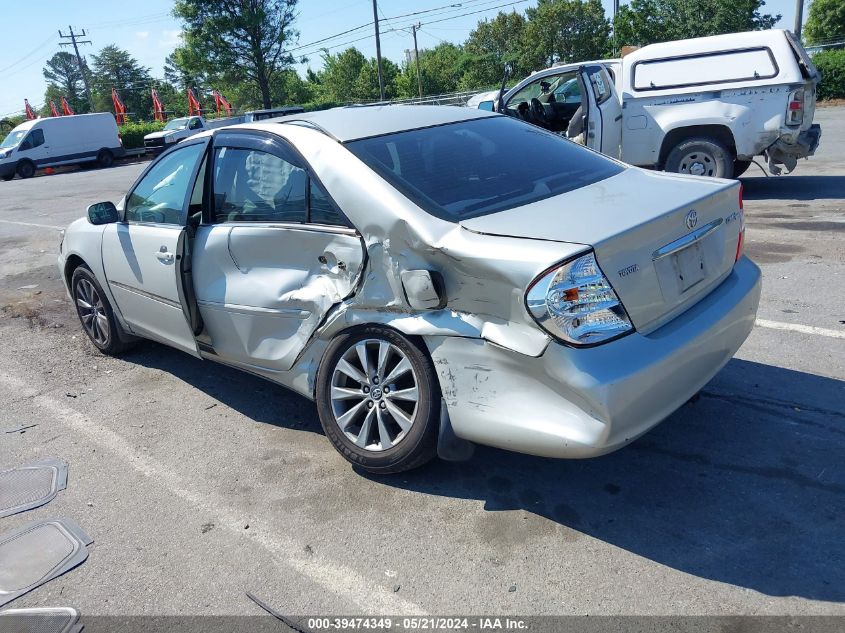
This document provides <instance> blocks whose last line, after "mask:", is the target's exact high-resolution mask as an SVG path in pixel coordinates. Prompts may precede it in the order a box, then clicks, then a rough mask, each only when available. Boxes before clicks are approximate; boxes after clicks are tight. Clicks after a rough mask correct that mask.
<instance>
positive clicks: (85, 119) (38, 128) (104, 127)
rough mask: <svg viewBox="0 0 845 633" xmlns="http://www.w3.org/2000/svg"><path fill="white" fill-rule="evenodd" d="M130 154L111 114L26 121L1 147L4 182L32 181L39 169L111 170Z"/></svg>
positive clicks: (101, 113) (10, 133) (0, 163)
mask: <svg viewBox="0 0 845 633" xmlns="http://www.w3.org/2000/svg"><path fill="white" fill-rule="evenodd" d="M125 153H126V151H125V150H124V149H123V145H122V143H121V142H120V137H119V136H118V133H117V123H115V121H114V116H113V115H111V114H109V113H108V112H99V113H96V114H76V115H72V116H61V117H50V118H42V119H33V120H31V121H24V122H23V123H21V124H20V125H19V126H17V127H16V128H15V129H13V130H12V131H11V132H9V134H8V136H6V138H5V139H4V140H3V142H2V143H0V178H2V179H3V180H11V179H12V178H14V177H15V174H17V175H18V176H20V177H21V178H31V177H32V176H34V175H35V171H36V170H37V169H42V168H44V167H58V166H60V165H76V164H81V163H96V164H97V165H99V166H100V167H111V165H112V163H113V162H114V159H115V158H119V157H121V156H123V155H124V154H125Z"/></svg>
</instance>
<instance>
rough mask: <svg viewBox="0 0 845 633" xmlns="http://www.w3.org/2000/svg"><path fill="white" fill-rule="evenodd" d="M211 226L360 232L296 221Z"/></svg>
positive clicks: (353, 233)
mask: <svg viewBox="0 0 845 633" xmlns="http://www.w3.org/2000/svg"><path fill="white" fill-rule="evenodd" d="M211 226H229V227H232V228H233V229H234V228H242V227H248V228H252V229H293V230H295V231H309V232H312V233H313V232H317V233H338V234H340V235H353V236H356V237H359V236H360V234H359V233H358V231H356V230H355V229H351V228H349V227H346V226H337V225H334V224H299V223H297V222H238V221H235V220H233V221H231V222H220V223H219V224H213V225H211Z"/></svg>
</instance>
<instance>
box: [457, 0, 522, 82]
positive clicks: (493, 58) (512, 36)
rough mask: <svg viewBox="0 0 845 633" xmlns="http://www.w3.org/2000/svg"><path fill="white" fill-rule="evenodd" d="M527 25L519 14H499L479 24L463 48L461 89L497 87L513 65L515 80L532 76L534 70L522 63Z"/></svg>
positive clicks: (460, 62) (460, 69)
mask: <svg viewBox="0 0 845 633" xmlns="http://www.w3.org/2000/svg"><path fill="white" fill-rule="evenodd" d="M525 24H526V21H525V17H524V16H523V15H522V14H520V13H517V12H516V11H513V12H511V13H504V12H499V14H498V15H497V16H496V17H495V18H493V19H492V20H482V21H481V22H479V23H478V26H476V27H475V30H474V31H472V32H471V33H470V34H469V38H468V39H467V41H466V43H465V44H464V47H463V50H464V55H463V57H462V58H461V59H460V61H459V71H460V72H461V78H460V80H459V82H458V83H459V87H460V88H461V89H463V90H473V89H475V88H481V87H488V86H492V85H498V84H500V83H501V81H502V75H503V73H504V68H505V64H511V68H512V73H511V76H512V77H519V78H522V77H524V76H525V75H527V74H528V73H530V72H531V70H532V69H531V68H529V67H527V66H525V65H524V63H523V62H524V59H523V58H524V34H525Z"/></svg>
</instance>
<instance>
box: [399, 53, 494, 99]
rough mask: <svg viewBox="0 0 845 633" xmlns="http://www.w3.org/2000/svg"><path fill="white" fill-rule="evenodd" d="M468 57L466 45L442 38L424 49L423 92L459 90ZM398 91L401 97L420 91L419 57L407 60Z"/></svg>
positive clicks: (421, 69) (421, 74) (400, 77)
mask: <svg viewBox="0 0 845 633" xmlns="http://www.w3.org/2000/svg"><path fill="white" fill-rule="evenodd" d="M464 59H465V56H464V51H463V47H461V46H458V45H456V44H452V43H450V42H442V43H441V44H438V45H437V46H435V47H434V48H430V49H428V50H423V51H420V78H421V79H422V85H423V94H425V95H438V94H445V93H447V92H455V91H456V90H458V88H459V83H460V81H461V78H462V77H463V61H464ZM500 72H501V70H500ZM396 92H397V96H400V97H416V96H418V95H419V84H418V82H417V62H416V60H413V61H411V63H410V64H407V65H406V66H405V68H404V69H403V70H402V72H401V73H400V74H399V75H398V76H397V77H396Z"/></svg>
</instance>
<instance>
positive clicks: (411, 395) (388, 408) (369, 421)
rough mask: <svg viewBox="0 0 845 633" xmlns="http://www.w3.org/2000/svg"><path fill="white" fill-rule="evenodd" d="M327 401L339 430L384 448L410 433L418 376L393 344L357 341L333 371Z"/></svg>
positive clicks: (377, 448)
mask: <svg viewBox="0 0 845 633" xmlns="http://www.w3.org/2000/svg"><path fill="white" fill-rule="evenodd" d="M330 398H331V406H332V413H333V414H334V419H335V422H336V423H337V425H338V427H339V428H340V430H341V431H342V432H343V434H344V435H345V436H346V437H347V438H348V439H349V440H350V441H351V442H353V443H354V444H355V445H356V446H358V447H359V448H362V449H365V450H368V451H374V452H378V451H386V450H388V449H390V448H393V447H394V446H396V445H397V444H398V443H399V442H401V441H402V440H403V439H404V438H405V437H406V436H407V434H408V431H409V430H410V429H411V426H412V425H413V424H414V421H415V420H416V417H417V409H418V404H419V398H420V393H419V380H418V377H417V374H416V372H415V370H414V367H413V365H412V364H411V361H410V360H409V359H408V357H407V356H406V355H405V353H404V352H403V351H402V350H401V349H399V347H397V346H396V345H394V344H392V343H388V342H387V341H384V340H379V339H365V340H362V341H358V342H357V343H355V344H354V345H353V346H351V347H350V348H349V349H348V350H346V352H345V353H344V354H343V356H341V358H340V360H338V362H337V364H336V365H335V368H334V371H333V372H332V381H331V395H330Z"/></svg>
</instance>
